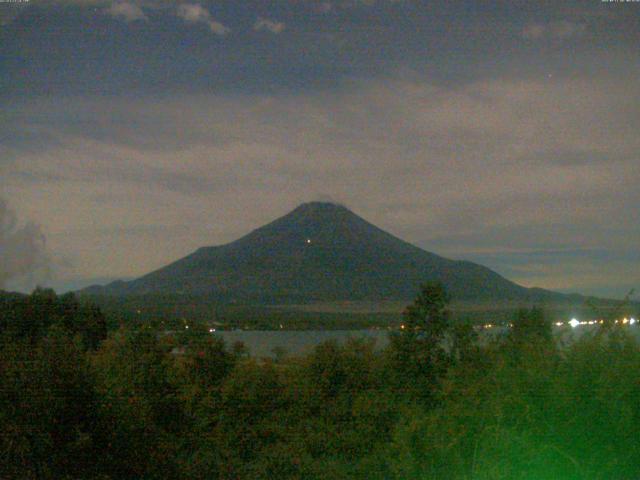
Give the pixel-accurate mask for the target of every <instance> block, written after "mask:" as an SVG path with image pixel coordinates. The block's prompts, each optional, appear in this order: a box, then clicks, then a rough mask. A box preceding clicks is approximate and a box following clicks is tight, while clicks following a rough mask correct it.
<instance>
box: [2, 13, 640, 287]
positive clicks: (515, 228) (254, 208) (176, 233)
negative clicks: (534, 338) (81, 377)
mask: <svg viewBox="0 0 640 480" xmlns="http://www.w3.org/2000/svg"><path fill="white" fill-rule="evenodd" d="M639 45H640V2H602V1H600V0H590V1H586V2H575V1H561V0H554V1H539V2H535V1H517V0H514V1H505V2H503V1H495V2H480V1H462V0H456V1H451V0H450V1H448V2H438V1H424V0H423V1H420V0H395V1H393V0H326V1H316V0H256V1H242V0H230V1H223V0H211V1H200V2H192V1H184V2H170V1H165V0H139V1H134V0H131V1H119V2H113V1H102V0H58V1H54V0H49V1H44V0H43V1H38V0H30V1H24V2H22V3H0V197H2V198H3V199H4V200H5V201H6V203H7V205H8V206H9V207H10V208H11V209H12V210H13V211H14V212H15V216H17V218H18V219H20V221H21V222H22V224H20V222H18V224H16V225H14V226H13V227H12V229H13V230H12V231H13V233H11V231H10V230H11V228H8V227H6V226H5V227H3V228H4V230H6V231H7V232H9V233H6V234H4V235H3V234H2V230H0V255H4V256H5V258H9V256H12V255H13V257H15V256H18V255H26V254H25V252H24V251H22V252H18V253H15V252H14V251H13V250H12V249H15V248H17V247H16V245H17V244H18V243H20V242H18V241H17V240H16V239H19V238H21V237H20V235H23V234H25V232H27V233H28V232H32V233H33V234H34V235H38V236H39V235H41V234H43V235H44V237H45V238H46V249H47V255H48V258H49V260H50V266H49V268H46V269H42V268H40V271H41V272H40V273H39V274H44V273H45V272H44V271H46V275H47V280H46V281H45V283H48V284H51V285H54V286H56V287H58V288H64V287H65V286H80V285H84V284H86V283H91V282H93V281H94V280H95V279H106V278H116V277H134V276H138V275H141V274H144V273H146V272H148V271H150V270H152V269H155V268H158V267H160V266H162V265H164V264H166V263H168V262H170V261H173V260H175V259H177V258H179V257H181V256H184V255H186V254H188V253H190V252H192V251H193V250H195V249H196V248H198V247H200V246H203V245H215V244H221V243H225V242H228V241H231V240H234V239H236V238H237V237H239V236H241V235H243V234H245V233H247V232H248V231H249V230H251V229H253V228H255V227H258V226H260V225H262V224H264V223H266V222H268V221H270V220H272V219H274V218H275V217H278V216H280V215H283V214H285V213H287V212H288V211H289V210H291V209H293V208H294V207H295V206H297V205H298V204H299V203H301V202H304V201H309V200H314V199H333V200H335V201H339V202H341V203H343V204H345V205H346V206H347V207H349V208H351V209H352V210H354V211H355V212H356V213H358V214H360V215H362V216H363V217H365V218H366V219H368V220H369V221H371V222H373V223H375V224H376V225H378V226H380V227H381V228H384V229H385V230H388V231H389V232H391V233H393V234H395V235H397V236H399V237H401V238H403V239H405V240H408V241H410V242H412V243H414V244H416V245H418V246H420V247H423V248H425V249H427V250H430V251H433V252H435V253H438V254H441V255H444V256H448V257H452V258H463V259H469V260H473V261H477V262H479V263H482V264H484V265H487V266H489V267H491V268H493V269H495V270H496V271H498V272H499V273H501V274H503V275H505V276H506V277H508V278H510V279H512V280H515V281H517V282H519V283H521V284H523V285H526V286H541V287H546V288H551V289H557V290H561V291H578V292H582V293H596V294H602V295H613V296H622V295H623V294H624V293H626V291H627V290H628V289H629V288H632V287H640V243H639V242H638V239H639V237H640V208H639V205H640V134H639V131H638V130H639V128H638V127H639V123H640V48H639ZM3 205H4V204H3V203H1V202H0V206H3ZM4 211H7V212H9V210H8V208H4V207H3V208H0V227H2V225H3V222H4V223H6V222H5V220H3V218H2V215H3V212H4ZM6 215H9V214H8V213H7V214H6ZM25 222H32V223H31V224H29V225H26V226H25V225H24V223H25ZM34 225H39V227H40V230H39V231H38V229H37V228H35V226H34ZM3 239H4V240H3ZM7 239H8V240H7ZM32 243H33V242H31V243H30V245H31V244H32ZM13 257H12V258H13ZM14 263H15V262H14ZM5 264H7V262H5ZM24 264H25V265H26V264H29V263H28V262H27V263H24ZM38 264H39V265H41V262H39V263H38ZM2 265H3V264H2V263H1V262H0V268H2ZM21 265H22V264H21ZM0 277H1V275H0ZM37 277H38V275H35V274H32V275H27V276H23V277H22V278H14V279H13V281H12V282H11V283H10V285H12V286H14V287H21V288H30V287H31V286H32V285H33V283H34V282H35V281H37V280H40V281H41V282H42V281H43V278H42V277H40V278H37ZM0 281H1V278H0Z"/></svg>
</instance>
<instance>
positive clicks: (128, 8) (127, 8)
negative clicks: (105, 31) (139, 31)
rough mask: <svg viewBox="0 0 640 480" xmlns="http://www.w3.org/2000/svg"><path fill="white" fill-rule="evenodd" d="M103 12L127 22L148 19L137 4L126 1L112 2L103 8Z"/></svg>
mask: <svg viewBox="0 0 640 480" xmlns="http://www.w3.org/2000/svg"><path fill="white" fill-rule="evenodd" d="M104 12H105V13H106V14H107V15H110V16H112V17H114V18H119V19H122V20H124V21H125V22H127V23H129V22H135V21H136V20H142V21H147V20H149V19H148V18H147V16H146V15H145V14H144V12H143V11H142V9H141V8H140V7H139V6H138V5H135V4H133V3H128V2H116V3H113V4H112V5H111V6H110V7H109V8H107V9H105V10H104Z"/></svg>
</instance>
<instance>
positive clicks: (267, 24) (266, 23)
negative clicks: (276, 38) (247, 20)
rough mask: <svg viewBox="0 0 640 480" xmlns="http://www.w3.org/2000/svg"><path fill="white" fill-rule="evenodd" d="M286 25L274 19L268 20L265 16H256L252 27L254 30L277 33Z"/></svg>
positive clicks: (282, 30)
mask: <svg viewBox="0 0 640 480" xmlns="http://www.w3.org/2000/svg"><path fill="white" fill-rule="evenodd" d="M285 28H286V25H285V24H284V22H277V21H274V20H269V19H267V18H262V17H258V19H257V20H256V22H255V23H254V24H253V29H254V30H256V31H258V32H259V31H267V32H271V33H273V34H274V35H278V34H279V33H282V32H284V29H285Z"/></svg>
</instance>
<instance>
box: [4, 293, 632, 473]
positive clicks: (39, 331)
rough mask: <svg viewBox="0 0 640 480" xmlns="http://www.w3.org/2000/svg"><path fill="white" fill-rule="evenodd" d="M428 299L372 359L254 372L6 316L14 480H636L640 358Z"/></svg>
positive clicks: (622, 339)
mask: <svg viewBox="0 0 640 480" xmlns="http://www.w3.org/2000/svg"><path fill="white" fill-rule="evenodd" d="M447 301H448V299H447V295H446V292H445V291H444V289H443V288H442V286H441V285H438V284H427V285H425V286H424V287H423V288H422V290H421V291H420V294H419V295H418V296H417V298H416V300H415V302H414V303H413V304H412V305H411V306H409V307H408V308H407V310H406V313H405V316H404V325H405V329H404V330H402V332H401V333H400V334H398V335H396V336H393V337H392V338H391V341H390V343H389V345H388V346H387V347H386V348H384V349H381V348H377V347H376V346H375V345H374V344H373V343H371V342H367V341H363V340H350V341H347V342H345V343H337V342H326V343H324V344H320V345H318V346H317V347H316V348H315V349H314V350H313V352H311V353H310V354H308V355H306V356H304V357H295V356H285V355H284V354H280V355H277V358H276V359H261V360H258V359H255V358H251V357H249V356H248V355H247V352H246V348H244V346H243V345H241V344H239V345H234V346H227V345H225V344H224V342H223V341H222V340H220V339H218V338H216V337H215V336H212V335H211V334H210V333H209V332H208V329H205V328H203V327H201V326H199V325H197V324H194V325H193V326H191V327H190V328H189V329H182V330H181V331H180V334H175V335H166V334H165V333H166V332H164V331H162V330H161V331H158V330H157V329H153V328H148V327H142V326H137V327H135V328H132V327H121V328H120V329H118V330H115V331H112V332H111V333H110V334H109V336H108V337H107V338H106V339H102V338H103V334H102V333H101V332H103V329H102V326H101V325H102V322H101V321H100V319H101V318H103V317H102V314H101V313H100V310H98V309H97V308H95V307H92V306H90V305H87V304H82V303H80V302H78V301H77V300H75V298H73V297H71V296H62V297H57V296H56V295H55V294H53V292H50V291H45V290H37V291H36V292H34V294H33V295H30V296H13V297H10V298H8V299H6V300H5V301H3V302H2V305H1V306H0V319H1V325H2V332H1V333H0V339H1V340H2V343H1V344H0V385H1V387H2V388H0V431H1V432H2V434H1V435H0V478H3V479H5V478H6V479H89V480H91V479H95V480H98V479H101V480H108V479H127V478H130V479H134V478H135V479H138V478H141V479H156V478H184V479H219V480H231V479H247V480H248V479H272V478H273V479H304V480H314V479H345V478H353V479H380V480H383V479H384V480H390V479H398V480H399V479H407V478H410V479H414V478H415V479H429V480H437V479H453V480H455V479H460V480H463V479H464V480H467V479H471V480H478V479H492V480H493V479H497V480H500V479H509V480H511V479H522V480H525V479H526V480H528V479H532V480H533V479H547V478H548V479H556V478H562V479H581V480H582V479H588V480H590V479H594V480H595V479H601V478H611V479H616V480H617V479H620V480H624V479H633V478H638V475H639V474H640V442H638V438H640V404H639V403H638V400H637V399H638V398H640V346H639V345H638V343H637V342H636V340H634V339H632V338H631V337H629V336H628V335H627V333H626V332H625V329H627V330H628V329H629V327H623V326H622V325H618V326H611V325H609V326H607V328H606V329H604V330H601V331H597V332H595V333H594V334H592V335H589V334H587V335H583V336H581V337H580V338H577V339H574V340H573V341H571V342H569V343H566V344H564V345H563V344H559V343H558V342H557V341H556V338H554V336H553V335H552V330H551V328H550V324H549V322H548V320H547V319H546V317H545V315H544V313H543V312H542V311H540V310H537V309H532V310H522V311H520V312H519V313H518V314H517V316H516V317H515V318H514V319H513V324H514V327H513V328H512V329H510V330H509V332H508V333H507V334H505V335H502V336H495V337H491V338H489V339H487V338H486V337H485V338H484V339H479V337H478V334H477V332H476V330H475V329H474V328H472V327H471V326H470V325H467V324H453V322H451V321H450V317H449V313H448V309H447Z"/></svg>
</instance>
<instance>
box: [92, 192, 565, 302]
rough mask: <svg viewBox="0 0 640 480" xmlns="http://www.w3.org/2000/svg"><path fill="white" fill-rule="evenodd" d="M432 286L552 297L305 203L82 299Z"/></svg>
mask: <svg viewBox="0 0 640 480" xmlns="http://www.w3.org/2000/svg"><path fill="white" fill-rule="evenodd" d="M427 280H439V281H441V282H443V283H444V284H445V286H446V287H447V288H448V290H449V292H450V293H451V294H452V296H453V297H454V298H456V299H474V300H475V299H490V298H496V299H497V298H500V299H510V300H533V299H541V298H549V299H552V298H553V299H555V298H560V297H562V295H560V294H555V293H552V292H547V291H544V290H540V289H535V290H532V289H527V288H524V287H521V286H519V285H517V284H515V283H513V282H510V281H509V280H507V279H505V278H504V277H502V276H500V275H499V274H497V273H495V272H493V271H492V270H490V269H488V268H486V267H483V266H481V265H478V264H475V263H472V262H466V261H454V260H449V259H446V258H443V257H440V256H438V255H435V254H433V253H430V252H427V251H424V250H422V249H420V248H418V247H415V246H414V245H411V244H409V243H407V242H405V241H403V240H400V239H399V238H396V237H394V236H393V235H390V234H389V233H387V232H385V231H383V230H381V229H379V228H378V227H376V226H374V225H372V224H371V223H369V222H367V221H366V220H364V219H363V218H361V217H359V216H358V215H356V214H354V213H353V212H351V211H350V210H348V209H347V208H345V207H343V206H340V205H335V204H332V203H321V202H311V203H306V204H302V205H300V206H299V207H298V208H296V209H295V210H293V211H292V212H290V213H289V214H287V215H285V216H283V217H281V218H279V219H277V220H275V221H273V222H271V223H269V224H267V225H265V226H263V227H261V228H258V229H256V230H254V231H253V232H251V233H249V234H248V235H246V236H244V237H242V238H240V239H238V240H236V241H234V242H231V243H228V244H226V245H221V246H217V247H204V248H200V249H198V250H197V251H195V252H194V253H192V254H191V255H188V256H187V257H184V258H182V259H180V260H178V261H176V262H174V263H172V264H170V265H167V266H166V267H163V268H161V269H159V270H156V271H154V272H151V273H149V274H147V275H145V276H143V277H141V278H139V279H136V280H133V281H130V282H114V283H111V284H109V285H107V286H106V287H90V288H88V289H85V290H84V291H83V293H90V294H108V295H141V294H156V293H182V294H190V295H203V296H210V297H212V298H216V299H221V300H227V301H233V300H237V301H257V302H281V303H292V302H309V301H326V300H400V299H402V300H404V299H411V298H413V296H414V295H415V293H416V291H417V289H418V287H419V285H420V284H421V283H423V282H425V281H427Z"/></svg>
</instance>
